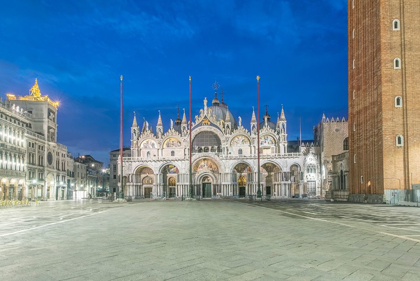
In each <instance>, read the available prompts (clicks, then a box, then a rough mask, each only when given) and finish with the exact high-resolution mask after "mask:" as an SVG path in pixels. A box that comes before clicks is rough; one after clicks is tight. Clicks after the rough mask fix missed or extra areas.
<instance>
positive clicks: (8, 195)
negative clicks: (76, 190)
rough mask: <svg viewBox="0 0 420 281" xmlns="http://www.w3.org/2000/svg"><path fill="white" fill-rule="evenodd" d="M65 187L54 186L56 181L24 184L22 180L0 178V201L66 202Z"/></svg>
mask: <svg viewBox="0 0 420 281" xmlns="http://www.w3.org/2000/svg"><path fill="white" fill-rule="evenodd" d="M67 194H68V192H67V185H66V184H62V185H61V184H56V181H54V180H51V179H50V181H45V182H44V181H43V182H41V183H39V182H37V181H31V182H29V184H25V180H23V179H15V178H6V177H4V178H0V201H1V200H25V199H30V200H34V199H42V200H48V199H51V200H54V199H55V200H66V199H67Z"/></svg>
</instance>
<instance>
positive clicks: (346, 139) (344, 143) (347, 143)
mask: <svg viewBox="0 0 420 281" xmlns="http://www.w3.org/2000/svg"><path fill="white" fill-rule="evenodd" d="M343 150H349V138H348V137H347V138H345V139H344V141H343Z"/></svg>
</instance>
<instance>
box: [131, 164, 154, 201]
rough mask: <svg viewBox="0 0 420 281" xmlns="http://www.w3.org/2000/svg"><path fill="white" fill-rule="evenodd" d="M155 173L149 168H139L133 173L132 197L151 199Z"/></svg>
mask: <svg viewBox="0 0 420 281" xmlns="http://www.w3.org/2000/svg"><path fill="white" fill-rule="evenodd" d="M154 182H155V173H154V172H153V170H152V169H151V168H150V167H147V166H140V167H138V168H137V169H136V171H135V172H134V191H133V193H134V196H135V197H140V198H152V197H153V186H154Z"/></svg>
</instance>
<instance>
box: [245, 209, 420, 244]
mask: <svg viewBox="0 0 420 281" xmlns="http://www.w3.org/2000/svg"><path fill="white" fill-rule="evenodd" d="M246 204H247V205H250V206H253V205H252V204H249V203H246ZM258 206H259V207H263V208H267V209H270V210H275V211H278V212H280V213H284V214H288V215H292V216H297V217H301V218H306V219H310V220H316V221H322V222H327V223H332V224H338V225H342V226H346V227H351V228H355V227H356V226H352V225H349V224H345V223H340V222H334V221H329V220H325V219H318V218H312V217H308V216H304V215H298V214H295V213H291V212H286V211H281V210H279V209H272V208H268V207H265V206H261V205H258ZM360 229H363V230H365V231H369V232H374V233H379V234H383V235H388V236H392V237H397V238H401V239H405V240H410V241H413V242H418V243H420V240H419V239H414V238H410V237H407V236H402V235H397V234H392V233H388V232H380V231H374V230H371V229H366V228H362V227H360Z"/></svg>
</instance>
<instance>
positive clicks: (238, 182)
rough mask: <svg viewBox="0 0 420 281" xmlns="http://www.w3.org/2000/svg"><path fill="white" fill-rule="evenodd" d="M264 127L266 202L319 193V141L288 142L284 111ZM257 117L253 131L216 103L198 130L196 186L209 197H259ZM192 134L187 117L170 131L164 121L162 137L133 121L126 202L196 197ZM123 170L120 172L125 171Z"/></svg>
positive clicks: (195, 129) (206, 109)
mask: <svg viewBox="0 0 420 281" xmlns="http://www.w3.org/2000/svg"><path fill="white" fill-rule="evenodd" d="M259 127H260V155H261V157H260V165H261V166H260V167H261V169H260V172H261V191H262V195H263V196H266V197H268V196H270V197H274V198H290V197H305V196H309V197H312V196H317V195H319V194H320V180H321V175H320V167H319V166H320V165H319V159H318V154H317V152H316V149H317V148H316V147H314V145H313V142H311V143H300V142H299V141H288V140H287V121H286V115H285V113H284V110H283V108H282V109H281V114H280V115H279V116H278V117H277V120H276V121H275V122H273V120H272V119H271V116H270V115H269V114H268V112H267V111H266V112H265V115H264V118H263V120H262V121H261V122H260V124H259ZM257 139H258V138H257V118H256V116H255V112H254V111H253V112H252V118H251V122H250V131H248V130H247V129H245V128H244V126H243V123H242V119H241V117H240V116H238V117H237V118H236V117H235V116H234V115H233V114H232V113H231V112H230V111H229V108H228V105H227V104H226V103H224V101H223V98H222V100H221V101H219V99H218V98H217V92H215V94H214V99H213V100H212V103H211V105H210V106H209V105H208V101H207V99H206V98H204V103H203V108H202V109H200V112H199V115H197V116H195V121H194V122H193V123H192V149H193V150H192V186H193V192H194V195H195V196H200V197H202V198H220V197H248V196H249V195H256V194H257V190H258V185H257V163H258V161H257V149H258V147H257ZM189 147H190V145H189V131H188V123H187V118H186V115H185V112H184V114H183V118H182V119H181V118H180V116H179V114H178V117H177V118H176V120H175V122H173V121H172V120H171V125H170V128H169V129H168V130H164V128H163V124H162V118H161V116H160V112H159V118H158V122H157V125H156V127H155V130H153V128H152V126H151V125H150V124H149V123H148V122H147V121H146V120H145V121H144V123H143V125H142V126H141V129H140V127H139V125H138V123H137V120H136V116H134V119H133V124H132V127H131V155H130V157H124V158H123V173H124V179H125V181H124V182H125V184H124V185H125V187H124V195H125V196H131V197H135V198H157V197H161V198H171V197H181V196H184V197H185V196H189V194H190V193H189V175H190V174H189V171H190V165H189V163H190V162H189ZM119 170H120V166H118V171H119Z"/></svg>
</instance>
